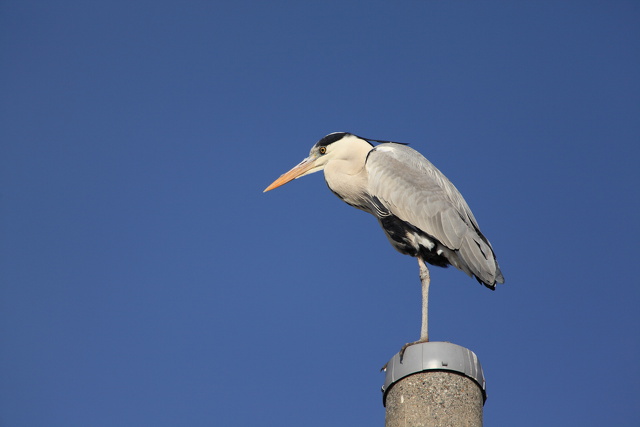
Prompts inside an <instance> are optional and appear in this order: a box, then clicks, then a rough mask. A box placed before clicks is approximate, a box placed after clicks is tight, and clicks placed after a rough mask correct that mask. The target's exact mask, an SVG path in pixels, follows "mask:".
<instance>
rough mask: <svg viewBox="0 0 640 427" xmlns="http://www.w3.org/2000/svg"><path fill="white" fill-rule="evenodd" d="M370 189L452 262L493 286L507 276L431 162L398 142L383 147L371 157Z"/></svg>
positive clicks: (368, 166) (461, 202) (455, 193)
mask: <svg viewBox="0 0 640 427" xmlns="http://www.w3.org/2000/svg"><path fill="white" fill-rule="evenodd" d="M366 169H367V173H368V191H369V193H370V194H371V195H372V196H375V197H376V198H377V199H378V200H380V202H381V203H382V204H383V205H384V206H385V207H386V208H387V209H388V210H389V211H390V212H391V213H392V214H393V215H395V216H396V217H398V218H399V219H401V220H402V221H405V222H408V223H410V224H411V225H413V226H415V227H417V228H418V229H420V230H421V231H423V232H425V233H426V234H428V235H429V236H431V237H433V238H435V239H437V240H438V241H439V242H440V243H441V244H442V245H444V246H445V247H446V248H448V249H450V250H451V253H450V257H451V258H452V259H449V262H450V263H451V264H452V265H454V266H455V267H457V268H459V269H460V270H462V271H465V272H466V273H467V274H473V275H474V276H476V277H477V278H478V280H479V281H481V282H482V283H484V284H486V285H487V286H489V287H491V288H493V287H495V283H496V282H498V283H503V282H504V278H503V276H502V273H501V272H500V268H499V266H498V263H497V261H496V258H495V255H494V253H493V249H492V248H491V244H490V243H489V241H488V240H487V239H486V238H485V237H484V235H483V234H482V233H481V232H480V228H479V227H478V223H477V221H476V219H475V217H474V216H473V213H472V212H471V209H469V206H468V205H467V203H466V202H465V200H464V199H463V198H462V195H461V194H460V192H459V191H458V190H457V189H456V188H455V187H454V185H453V184H452V183H451V182H450V181H449V180H448V179H447V178H446V177H445V176H444V175H443V174H442V172H440V171H439V170H438V169H437V168H436V167H435V166H434V165H433V164H431V162H429V161H428V160H427V159H426V158H424V156H422V155H421V154H420V153H418V152H417V151H415V150H413V149H412V148H409V147H407V146H404V145H399V144H381V145H378V146H377V147H376V148H375V149H373V150H372V151H371V152H370V153H369V156H368V158H367V162H366Z"/></svg>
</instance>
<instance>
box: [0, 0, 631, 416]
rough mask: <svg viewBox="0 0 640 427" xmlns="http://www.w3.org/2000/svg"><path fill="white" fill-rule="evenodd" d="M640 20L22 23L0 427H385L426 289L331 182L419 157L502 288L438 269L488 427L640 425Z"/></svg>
mask: <svg viewBox="0 0 640 427" xmlns="http://www.w3.org/2000/svg"><path fill="white" fill-rule="evenodd" d="M639 19H640V4H639V3H638V2H635V1H610V2H602V1H562V2H558V1H531V2H513V1H486V2H472V1H446V2H445V1H399V2H390V1H375V0H374V1H369V2H366V5H365V4H364V3H363V2H354V1H339V2H336V1H323V2H296V1H281V2H259V1H236V2H208V1H187V2H166V1H153V2H152V1H110V2H85V1H56V2H46V1H40V2H36V1H28V0H26V1H25V0H22V1H11V0H9V1H4V2H2V3H1V4H0V61H1V64H2V66H1V67H0V93H1V94H2V96H1V97H0V218H1V222H0V236H1V238H0V342H1V343H2V345H1V347H0V424H1V425H6V426H86V425H92V426H113V425H136V426H140V425H153V426H174V425H191V426H198V425H202V426H206V425H238V426H245V425H305V426H327V425H336V426H337V425H344V426H353V425H383V422H384V408H383V406H382V403H381V402H382V399H381V393H380V386H381V385H382V383H383V381H384V378H383V374H381V373H379V369H380V367H381V366H382V365H383V364H384V363H386V362H387V360H389V359H390V358H391V357H392V356H393V355H394V354H395V353H396V352H397V351H398V350H399V349H400V347H401V346H402V344H404V343H405V342H407V341H413V340H415V339H417V338H418V335H419V332H420V282H419V279H418V268H417V263H416V262H415V260H414V259H412V258H410V257H407V256H403V255H400V254H399V253H397V252H395V251H394V249H393V248H392V247H391V246H390V245H389V244H388V242H387V240H386V238H385V236H384V234H383V233H382V231H381V230H380V229H379V228H378V225H377V223H376V221H375V219H374V218H373V217H371V216H369V215H367V214H365V213H363V212H360V211H357V210H355V209H353V208H351V207H349V206H347V205H345V204H343V203H342V202H340V200H338V199H337V198H336V197H335V196H334V195H333V194H331V192H330V191H329V190H328V189H327V188H326V185H325V183H324V182H323V181H324V180H323V178H322V174H315V175H311V176H309V177H305V178H303V179H301V180H297V181H295V182H292V183H290V184H288V185H286V186H284V187H282V188H279V189H277V190H275V191H272V192H270V193H267V194H263V193H262V190H263V189H264V188H265V187H266V186H267V185H268V184H269V183H271V182H272V181H273V180H274V179H275V178H277V177H278V176H279V175H280V174H281V173H283V172H285V171H286V170H288V169H289V168H290V167H292V166H293V165H295V164H296V163H298V162H299V161H300V160H301V159H302V158H303V157H305V156H306V155H307V154H308V151H309V149H310V147H311V146H312V145H313V144H314V143H315V142H316V141H317V140H318V139H319V138H321V137H322V136H324V135H325V134H327V133H330V132H333V131H350V132H354V133H356V134H360V135H363V136H367V137H370V138H375V139H391V140H396V141H403V142H409V143H411V146H412V147H413V148H415V149H417V150H418V151H420V152H422V153H423V154H424V155H425V156H426V157H427V158H429V159H430V160H431V161H432V162H433V163H434V164H435V165H436V166H438V167H439V168H440V169H441V170H442V171H443V172H444V173H445V174H446V175H447V176H448V177H449V178H450V179H451V180H452V181H453V182H454V183H455V184H456V186H457V187H458V189H459V190H460V191H461V192H462V194H463V195H464V196H465V198H466V200H467V202H468V203H469V205H470V206H471V208H472V210H473V211H474V213H475V216H476V218H477V219H478V221H479V223H480V226H481V228H482V230H483V232H484V233H485V234H486V235H487V237H488V238H489V239H490V240H491V242H492V244H493V246H494V249H495V251H496V253H497V255H498V259H499V261H500V265H501V267H502V270H503V272H504V275H505V278H506V284H505V285H503V286H500V287H499V288H498V290H496V291H495V292H491V291H489V290H487V289H485V288H484V287H482V286H480V285H478V284H477V283H476V282H475V281H474V280H472V279H470V278H469V277H467V276H466V275H464V274H463V273H461V272H459V271H457V270H455V269H453V268H449V269H446V270H445V269H437V268H435V267H434V268H432V269H431V273H432V286H431V296H430V333H431V337H432V339H433V340H441V341H451V342H454V343H456V344H459V345H462V346H465V347H467V348H469V349H471V350H473V351H474V352H475V353H476V354H477V355H478V357H479V358H480V361H481V363H482V365H483V367H484V371H485V376H486V378H487V388H488V395H489V398H488V400H487V402H486V405H485V423H486V425H489V426H505V425H518V426H540V425H547V426H552V425H557V426H563V425H585V426H586V425H593V426H599V425H605V424H606V425H632V424H633V422H634V421H636V420H637V403H638V401H639V399H640V386H639V384H640V381H639V380H640V368H638V366H639V365H638V363H637V361H638V358H640V338H639V336H640V335H639V333H638V330H639V329H640V315H639V314H638V309H637V305H638V299H639V297H640V286H638V285H640V283H639V282H638V275H637V272H636V269H637V264H638V255H639V254H640V253H639V252H640V251H639V250H638V245H637V241H638V239H639V238H640V232H639V231H640V230H639V226H638V212H639V211H640V209H639V208H640V198H639V197H638V184H640V173H639V172H638V169H639V168H638V165H637V162H638V157H639V155H640V148H639V142H640V120H639V118H640V79H638V76H640V26H638V22H639Z"/></svg>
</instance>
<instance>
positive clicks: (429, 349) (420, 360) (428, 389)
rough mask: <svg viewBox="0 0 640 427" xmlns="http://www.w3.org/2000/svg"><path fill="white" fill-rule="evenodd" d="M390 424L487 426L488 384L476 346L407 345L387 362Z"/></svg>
mask: <svg viewBox="0 0 640 427" xmlns="http://www.w3.org/2000/svg"><path fill="white" fill-rule="evenodd" d="M382 392H383V404H384V406H385V407H386V410H387V411H386V412H387V414H386V423H385V426H386V427H400V426H402V427H408V426H424V427H427V426H433V427H440V426H443V427H444V426H465V427H480V426H482V407H483V405H484V401H485V400H486V396H487V395H486V388H485V380H484V374H483V372H482V366H480V362H478V358H477V357H476V355H475V354H474V353H473V352H472V351H471V350H468V349H466V348H464V347H460V346H459V345H455V344H451V343H446V342H427V343H422V344H414V345H411V346H409V347H407V349H406V351H405V353H404V357H403V359H402V362H401V361H400V355H399V354H396V355H395V356H393V358H392V359H391V360H390V361H389V363H388V364H387V369H386V376H385V384H384V386H383V387H382Z"/></svg>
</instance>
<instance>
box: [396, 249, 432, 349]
mask: <svg viewBox="0 0 640 427" xmlns="http://www.w3.org/2000/svg"><path fill="white" fill-rule="evenodd" d="M418 266H420V282H421V284H422V328H421V329H420V339H419V340H418V341H415V342H409V343H406V344H405V345H404V346H403V347H402V349H400V361H402V358H403V357H404V351H405V350H406V349H407V347H409V346H410V345H413V344H419V343H423V342H428V341H429V321H428V314H429V284H430V283H431V275H430V274H429V268H428V267H427V264H426V263H425V262H424V260H423V259H422V258H421V257H418Z"/></svg>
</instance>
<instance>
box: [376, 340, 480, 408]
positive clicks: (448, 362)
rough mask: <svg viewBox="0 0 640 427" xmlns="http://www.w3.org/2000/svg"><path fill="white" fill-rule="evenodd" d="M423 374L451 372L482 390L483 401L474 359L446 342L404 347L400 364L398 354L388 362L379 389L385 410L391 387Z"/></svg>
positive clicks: (470, 352)
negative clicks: (414, 375) (464, 377)
mask: <svg viewBox="0 0 640 427" xmlns="http://www.w3.org/2000/svg"><path fill="white" fill-rule="evenodd" d="M425 371H451V372H457V373H459V374H462V375H465V376H467V377H469V378H471V379H472V380H473V381H475V382H476V383H477V384H478V386H479V387H480V389H481V390H482V397H483V401H486V400H487V389H486V383H485V380H484V374H483V372H482V366H481V365H480V362H479V361H478V357H477V356H476V355H475V353H474V352H472V351H471V350H469V349H467V348H464V347H461V346H459V345H456V344H452V343H449V342H425V343H420V344H413V345H410V346H409V347H407V349H406V350H405V352H404V357H403V358H402V361H400V353H398V354H396V355H395V356H393V357H392V358H391V360H390V361H389V363H388V364H387V368H386V375H385V381H384V385H383V386H382V403H383V405H384V406H385V407H386V406H387V405H386V400H387V393H388V392H389V390H390V389H391V387H393V385H394V384H395V383H396V382H398V381H400V380H401V379H402V378H405V377H407V376H409V375H412V374H417V373H419V372H425Z"/></svg>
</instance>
